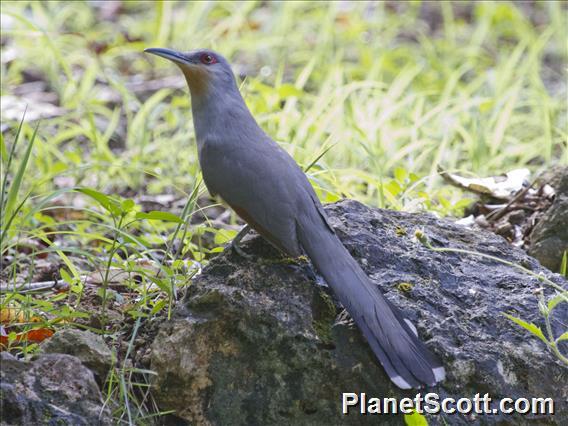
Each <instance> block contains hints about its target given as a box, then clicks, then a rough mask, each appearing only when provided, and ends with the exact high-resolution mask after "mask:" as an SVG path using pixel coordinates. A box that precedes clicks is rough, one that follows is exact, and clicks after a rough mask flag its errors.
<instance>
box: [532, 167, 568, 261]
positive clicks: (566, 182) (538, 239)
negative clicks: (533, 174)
mask: <svg viewBox="0 0 568 426" xmlns="http://www.w3.org/2000/svg"><path fill="white" fill-rule="evenodd" d="M555 171H556V173H555V175H554V176H550V177H549V179H550V181H551V185H552V187H553V188H554V189H555V191H556V198H555V199H554V202H553V203H552V206H550V208H549V209H548V210H547V211H546V213H544V215H543V216H542V218H541V219H540V221H539V222H538V223H537V224H536V226H535V227H534V229H533V230H532V232H531V235H530V248H529V254H530V255H531V256H533V257H536V258H537V259H538V260H539V262H540V263H541V264H542V265H544V266H546V267H547V268H548V269H550V270H551V271H555V272H558V271H559V270H560V263H561V262H562V256H563V254H564V251H567V250H568V167H564V168H556V169H555Z"/></svg>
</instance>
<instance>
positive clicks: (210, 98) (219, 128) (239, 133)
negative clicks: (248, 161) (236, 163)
mask: <svg viewBox="0 0 568 426" xmlns="http://www.w3.org/2000/svg"><path fill="white" fill-rule="evenodd" d="M190 90H191V87H190ZM191 109H192V113H193V125H194V127H195V137H196V140H197V147H198V150H199V151H201V149H202V148H203V146H204V145H205V144H223V145H227V148H229V147H230V145H231V144H234V143H239V141H241V140H243V139H244V138H246V139H250V140H258V138H255V137H254V136H255V135H257V134H258V133H260V134H264V132H263V131H262V130H261V129H260V127H259V126H258V124H257V123H256V121H255V119H254V117H253V116H252V114H251V113H250V111H249V109H248V107H247V106H246V104H245V101H244V100H243V98H242V96H241V94H240V92H239V90H238V88H237V86H236V84H235V86H234V87H231V88H230V89H227V88H225V89H224V91H223V92H221V91H220V90H219V89H216V88H214V87H211V88H209V90H207V91H206V92H205V93H202V94H197V93H194V91H193V90H192V91H191Z"/></svg>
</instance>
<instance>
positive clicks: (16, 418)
mask: <svg viewBox="0 0 568 426" xmlns="http://www.w3.org/2000/svg"><path fill="white" fill-rule="evenodd" d="M0 360H1V361H2V369H1V370H0V376H1V381H0V389H1V392H0V407H1V413H2V415H1V421H0V424H2V425H59V424H61V425H110V424H112V421H111V417H110V413H109V411H108V408H105V407H104V405H103V398H102V394H101V392H100V390H99V388H98V386H97V383H96V382H95V378H94V376H93V373H92V372H91V371H90V370H89V369H88V368H86V367H85V366H84V365H83V364H81V361H80V360H79V359H78V358H76V357H74V356H71V355H64V354H46V355H41V356H40V357H39V358H37V359H36V360H35V361H33V362H26V361H19V360H17V359H16V358H15V357H14V356H12V355H10V354H9V353H7V352H2V353H1V354H0Z"/></svg>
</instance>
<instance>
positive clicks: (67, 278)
mask: <svg viewBox="0 0 568 426" xmlns="http://www.w3.org/2000/svg"><path fill="white" fill-rule="evenodd" d="M59 275H61V279H62V280H63V281H65V282H66V283H67V284H73V283H74V280H73V278H72V277H71V275H69V272H67V270H65V269H63V268H61V269H60V270H59Z"/></svg>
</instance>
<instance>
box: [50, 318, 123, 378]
mask: <svg viewBox="0 0 568 426" xmlns="http://www.w3.org/2000/svg"><path fill="white" fill-rule="evenodd" d="M41 350H42V352H43V353H62V354H68V355H73V356H76V357H77V358H79V360H81V362H82V363H83V365H85V367H87V368H89V369H91V370H92V371H93V373H95V379H96V380H97V383H98V384H99V385H101V386H102V385H103V383H104V381H105V379H106V377H107V374H108V372H109V370H110V369H111V367H112V365H113V359H114V358H113V354H112V352H111V350H110V349H109V348H108V346H107V345H106V343H105V341H104V340H103V338H102V337H101V336H99V335H97V334H95V333H92V332H90V331H87V330H77V329H74V328H65V329H62V330H58V331H57V333H55V334H54V335H53V336H52V337H51V338H49V339H48V340H46V341H45V342H44V343H42V345H41Z"/></svg>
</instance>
